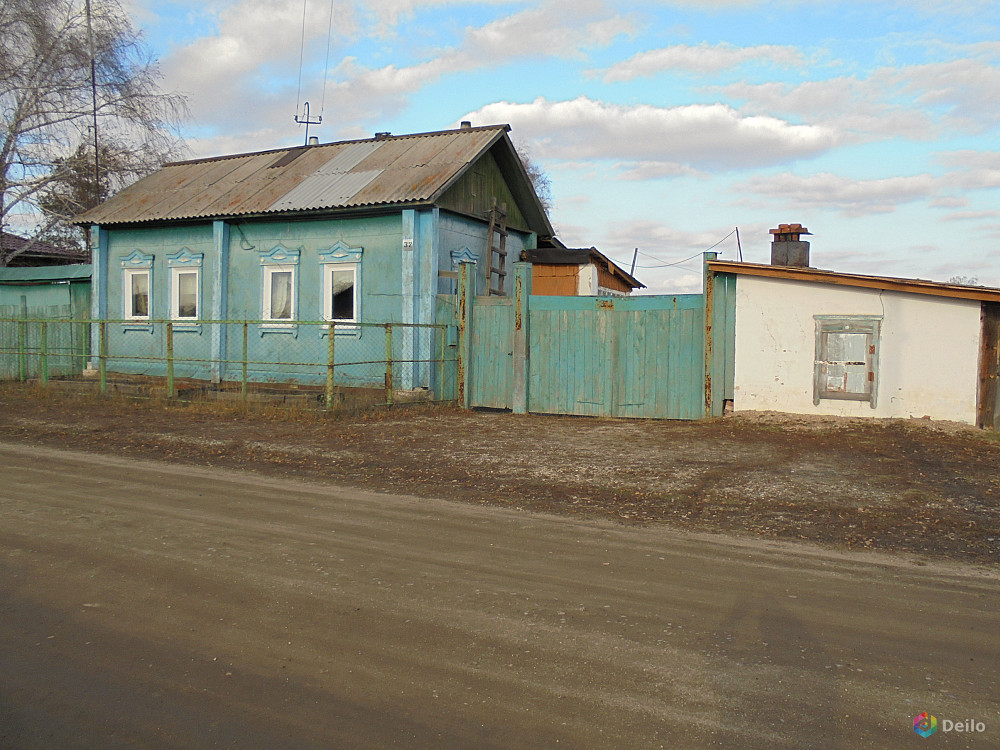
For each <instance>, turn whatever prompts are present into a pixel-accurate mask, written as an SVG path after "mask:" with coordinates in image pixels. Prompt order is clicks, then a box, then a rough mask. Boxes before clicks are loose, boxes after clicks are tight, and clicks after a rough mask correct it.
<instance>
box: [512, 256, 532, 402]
mask: <svg viewBox="0 0 1000 750" xmlns="http://www.w3.org/2000/svg"><path fill="white" fill-rule="evenodd" d="M530 297H531V264H530V263H515V264H514V352H513V354H514V388H513V394H512V402H511V411H513V412H514V413H515V414H525V413H527V411H528V366H529V361H528V300H529V298H530Z"/></svg>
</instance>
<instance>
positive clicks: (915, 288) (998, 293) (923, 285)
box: [708, 260, 1000, 302]
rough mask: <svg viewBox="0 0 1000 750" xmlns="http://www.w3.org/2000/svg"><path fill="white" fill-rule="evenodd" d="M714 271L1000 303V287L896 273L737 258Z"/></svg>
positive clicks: (712, 264) (716, 263)
mask: <svg viewBox="0 0 1000 750" xmlns="http://www.w3.org/2000/svg"><path fill="white" fill-rule="evenodd" d="M708 267H709V269H710V270H711V271H712V272H713V273H735V274H742V275H744V276H766V277H770V278H775V279H789V280H792V281H805V282H810V283H815V284H833V285H837V286H849V287H862V288H865V289H882V290H885V291H891V292H908V293H910V294H927V295H931V296H933V297H951V298H953V299H970V300H979V301H982V302H1000V289H995V288H993V287H985V286H969V285H966V284H944V283H941V282H938V281H925V280H923V279H905V278H897V277H894V276H866V275H863V274H857V273H839V272H837V271H821V270H819V269H817V268H805V267H797V266H771V265H766V264H762V263H738V262H736V261H724V260H713V261H709V262H708Z"/></svg>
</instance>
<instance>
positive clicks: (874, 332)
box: [813, 315, 882, 409]
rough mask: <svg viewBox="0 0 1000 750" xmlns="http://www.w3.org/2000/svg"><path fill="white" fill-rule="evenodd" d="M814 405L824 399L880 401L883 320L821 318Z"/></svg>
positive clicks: (866, 317) (873, 405) (818, 316)
mask: <svg viewBox="0 0 1000 750" xmlns="http://www.w3.org/2000/svg"><path fill="white" fill-rule="evenodd" d="M815 321H816V359H815V363H814V370H813V403H814V404H819V402H820V400H822V399H832V400H840V401H867V402H868V403H869V404H870V405H871V407H872V408H873V409H874V408H875V406H876V401H877V398H878V352H879V333H880V330H881V324H882V319H881V317H877V316H866V315H817V316H815Z"/></svg>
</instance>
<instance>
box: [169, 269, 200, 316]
mask: <svg viewBox="0 0 1000 750" xmlns="http://www.w3.org/2000/svg"><path fill="white" fill-rule="evenodd" d="M182 274H191V275H192V276H194V279H195V281H194V306H195V310H194V315H181V296H180V292H181V285H180V277H181V275H182ZM200 316H201V269H200V268H171V269H170V319H171V320H176V321H180V322H185V323H194V322H195V321H197V320H199V319H200Z"/></svg>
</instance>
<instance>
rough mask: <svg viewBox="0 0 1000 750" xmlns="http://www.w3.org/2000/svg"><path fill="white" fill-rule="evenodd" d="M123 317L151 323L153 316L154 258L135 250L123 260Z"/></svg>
mask: <svg viewBox="0 0 1000 750" xmlns="http://www.w3.org/2000/svg"><path fill="white" fill-rule="evenodd" d="M121 267H122V317H123V318H124V319H125V320H130V321H144V322H145V321H149V320H151V319H152V315H153V256H152V255H147V254H145V253H143V252H142V251H140V250H138V249H135V250H133V251H132V252H131V253H129V254H128V255H126V256H125V257H123V258H122V259H121Z"/></svg>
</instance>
